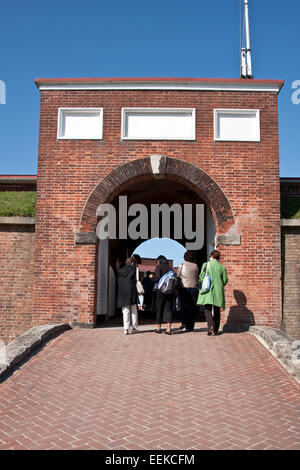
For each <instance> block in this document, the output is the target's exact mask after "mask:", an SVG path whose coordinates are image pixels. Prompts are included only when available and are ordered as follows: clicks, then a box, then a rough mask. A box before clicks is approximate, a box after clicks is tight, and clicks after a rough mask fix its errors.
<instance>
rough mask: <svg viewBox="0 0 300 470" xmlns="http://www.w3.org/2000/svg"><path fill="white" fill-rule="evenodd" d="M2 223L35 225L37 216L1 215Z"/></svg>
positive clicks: (0, 221) (0, 220)
mask: <svg viewBox="0 0 300 470" xmlns="http://www.w3.org/2000/svg"><path fill="white" fill-rule="evenodd" d="M0 225H35V217H19V216H13V217H0Z"/></svg>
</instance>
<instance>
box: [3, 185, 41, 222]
mask: <svg viewBox="0 0 300 470" xmlns="http://www.w3.org/2000/svg"><path fill="white" fill-rule="evenodd" d="M35 197H36V193H35V191H3V192H0V216H2V217H10V216H23V217H34V216H35Z"/></svg>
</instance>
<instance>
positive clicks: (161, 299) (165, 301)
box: [153, 255, 173, 335]
mask: <svg viewBox="0 0 300 470" xmlns="http://www.w3.org/2000/svg"><path fill="white" fill-rule="evenodd" d="M169 271H172V268H171V266H170V265H169V264H168V260H167V258H166V257H165V256H163V255H160V256H159V257H158V258H157V259H156V268H155V273H154V277H153V281H154V282H158V281H159V280H160V278H161V277H162V276H164V274H166V273H167V272H169ZM172 303H173V294H163V293H162V292H159V291H156V323H157V328H156V330H154V331H155V333H161V324H162V322H166V323H167V330H166V331H165V334H167V335H170V334H171V333H172V331H171V325H172V315H173V312H172Z"/></svg>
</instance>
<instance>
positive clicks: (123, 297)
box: [116, 257, 138, 335]
mask: <svg viewBox="0 0 300 470" xmlns="http://www.w3.org/2000/svg"><path fill="white" fill-rule="evenodd" d="M120 264H121V263H120V261H119V260H117V263H116V268H117V274H118V286H119V289H118V298H117V306H118V308H121V309H122V314H123V325H124V334H125V335H127V334H128V332H129V329H130V323H131V333H135V332H137V331H138V330H137V326H138V312H137V301H138V293H137V290H136V272H137V262H136V260H135V258H133V257H131V258H127V260H126V261H125V266H124V267H123V268H121V267H120Z"/></svg>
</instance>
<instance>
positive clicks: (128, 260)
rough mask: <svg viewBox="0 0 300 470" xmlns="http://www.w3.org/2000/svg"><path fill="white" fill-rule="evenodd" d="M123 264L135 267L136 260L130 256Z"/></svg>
mask: <svg viewBox="0 0 300 470" xmlns="http://www.w3.org/2000/svg"><path fill="white" fill-rule="evenodd" d="M125 264H129V265H130V266H133V265H134V266H135V265H136V264H137V261H136V259H135V258H134V256H130V258H127V260H126V261H125Z"/></svg>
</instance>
